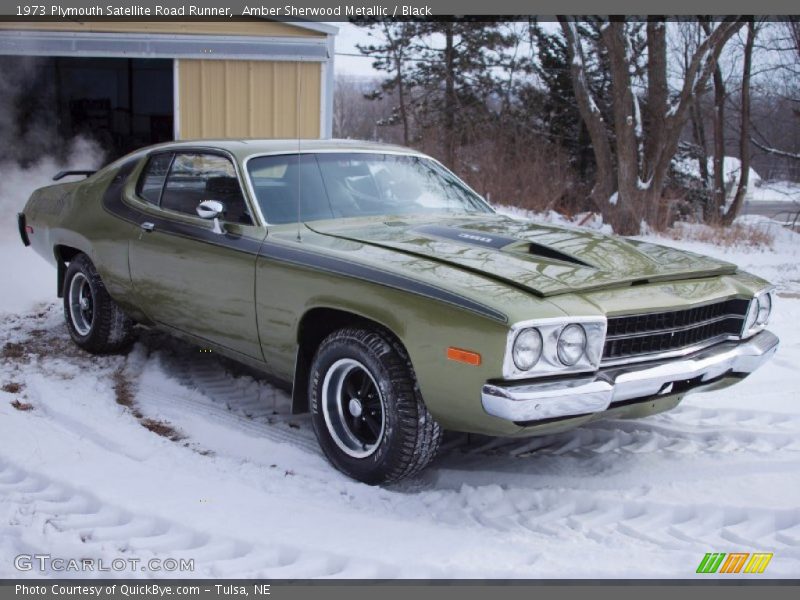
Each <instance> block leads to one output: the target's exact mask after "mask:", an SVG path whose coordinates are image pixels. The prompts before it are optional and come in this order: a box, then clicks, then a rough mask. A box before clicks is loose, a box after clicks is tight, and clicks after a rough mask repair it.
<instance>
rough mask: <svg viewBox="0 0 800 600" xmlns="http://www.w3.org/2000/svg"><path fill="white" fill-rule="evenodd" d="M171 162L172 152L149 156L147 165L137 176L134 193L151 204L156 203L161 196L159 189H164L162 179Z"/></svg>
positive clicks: (165, 175)
mask: <svg viewBox="0 0 800 600" xmlns="http://www.w3.org/2000/svg"><path fill="white" fill-rule="evenodd" d="M171 162H172V154H170V153H166V154H156V155H155V156H151V157H150V158H149V159H148V161H147V165H146V166H145V168H144V171H142V175H141V176H140V177H139V183H138V185H137V186H136V193H137V194H138V195H139V196H140V197H141V198H144V199H145V200H147V201H148V202H150V203H151V204H155V205H158V201H159V200H160V198H161V190H162V189H164V180H165V179H166V178H167V171H169V165H170V163H171Z"/></svg>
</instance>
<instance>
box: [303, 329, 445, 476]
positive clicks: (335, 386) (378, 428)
mask: <svg viewBox="0 0 800 600" xmlns="http://www.w3.org/2000/svg"><path fill="white" fill-rule="evenodd" d="M309 398H310V400H311V414H312V420H313V424H314V431H315V433H316V435H317V439H318V440H319V443H320V446H321V447H322V450H323V451H324V452H325V455H326V456H327V457H328V460H330V462H331V463H332V464H333V465H334V466H335V467H336V468H337V469H339V470H340V471H342V472H344V473H345V474H347V475H349V476H350V477H353V478H354V479H358V480H359V481H363V482H364V483H369V484H380V483H389V482H392V481H397V480H400V479H403V478H404V477H408V476H410V475H413V474H415V473H417V472H419V471H420V470H422V469H423V468H424V467H425V466H426V465H427V464H428V463H429V462H430V461H431V460H432V459H433V457H434V456H435V454H436V451H437V450H438V448H439V443H440V441H441V437H442V431H441V428H440V427H439V425H438V423H436V421H435V420H434V419H433V417H432V416H431V414H430V413H429V412H428V409H427V408H426V407H425V404H424V403H423V401H422V397H421V396H420V393H419V389H418V387H417V383H416V379H415V377H414V373H413V370H412V368H411V363H410V361H409V359H408V356H407V355H406V353H405V351H404V349H403V348H402V346H401V345H400V344H399V342H397V341H396V340H395V339H394V338H393V337H392V336H390V335H389V334H387V333H385V332H382V331H379V330H367V329H356V328H352V329H351V328H347V329H342V330H339V331H337V332H335V333H333V334H331V335H330V336H328V337H327V338H326V339H325V340H324V341H323V342H322V344H321V345H320V347H319V349H318V350H317V353H316V355H315V356H314V361H313V363H312V367H311V377H310V379H309Z"/></svg>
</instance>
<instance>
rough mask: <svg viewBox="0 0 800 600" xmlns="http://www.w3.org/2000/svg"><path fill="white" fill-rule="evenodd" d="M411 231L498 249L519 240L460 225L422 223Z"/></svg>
mask: <svg viewBox="0 0 800 600" xmlns="http://www.w3.org/2000/svg"><path fill="white" fill-rule="evenodd" d="M411 231H416V232H419V233H425V234H428V235H433V236H436V237H439V238H444V239H446V240H453V241H455V242H461V243H463V244H471V245H473V246H483V247H484V248H494V249H495V250H499V249H500V248H505V247H506V246H508V245H510V244H514V243H517V242H519V241H521V240H518V239H516V238H512V237H507V236H502V235H494V234H493V233H484V232H483V231H473V230H471V229H461V228H460V227H443V226H441V225H422V226H420V227H414V228H413V229H411Z"/></svg>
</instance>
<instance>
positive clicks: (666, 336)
mask: <svg viewBox="0 0 800 600" xmlns="http://www.w3.org/2000/svg"><path fill="white" fill-rule="evenodd" d="M748 305H749V301H748V300H740V299H734V300H726V301H724V302H717V303H715V304H706V305H705V306H698V307H696V308H690V309H687V310H673V311H669V312H659V313H648V314H644V315H629V316H623V317H610V318H609V319H608V330H607V334H606V343H605V347H604V348H603V361H604V362H608V361H616V360H619V359H624V358H631V357H638V356H643V355H649V354H661V353H667V352H673V351H675V350H681V349H684V348H689V347H691V346H696V345H699V344H706V343H712V342H714V341H716V340H721V339H724V338H726V337H728V336H731V335H739V334H740V333H741V331H742V325H743V322H744V319H745V317H746V315H747V308H748Z"/></svg>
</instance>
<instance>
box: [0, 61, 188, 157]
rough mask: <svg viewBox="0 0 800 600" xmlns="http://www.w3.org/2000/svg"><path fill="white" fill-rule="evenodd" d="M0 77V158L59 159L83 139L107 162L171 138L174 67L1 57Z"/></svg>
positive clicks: (168, 64) (166, 63)
mask: <svg viewBox="0 0 800 600" xmlns="http://www.w3.org/2000/svg"><path fill="white" fill-rule="evenodd" d="M0 72H2V73H3V75H4V77H3V79H4V81H3V86H2V87H3V88H4V89H3V90H2V91H3V92H4V94H3V96H4V98H2V99H0V102H2V104H3V106H2V107H0V112H3V111H6V112H5V114H6V115H8V116H10V117H12V118H11V119H10V120H9V121H10V122H9V123H8V124H7V126H6V127H4V128H3V129H4V131H2V132H0V136H2V138H3V139H2V140H0V141H2V143H3V145H4V146H6V148H7V150H6V154H7V153H9V152H10V153H12V154H13V155H14V156H6V157H5V158H15V159H17V160H19V161H20V162H29V161H35V160H38V158H40V157H41V156H42V155H43V154H49V155H56V156H58V155H59V154H62V153H63V152H66V151H67V146H68V144H69V142H70V140H72V139H74V138H75V137H76V136H82V137H85V138H88V139H92V140H94V141H95V142H97V143H98V144H99V145H100V146H101V148H102V149H103V151H104V152H105V155H106V159H107V160H113V159H115V158H118V157H119V156H122V155H123V154H126V153H128V152H130V151H131V150H135V149H136V148H141V147H142V146H147V145H149V144H155V143H158V142H164V141H169V140H171V139H173V70H172V60H169V59H138V58H133V59H128V58H73V57H43V58H39V57H24V56H2V57H0Z"/></svg>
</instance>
